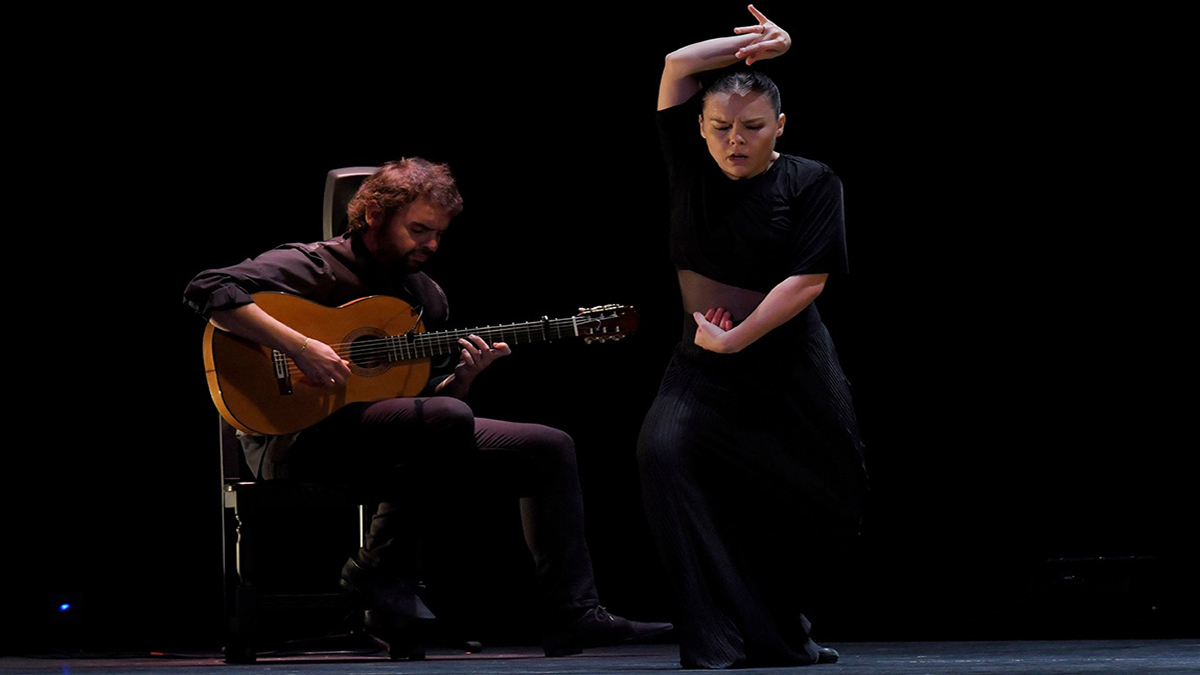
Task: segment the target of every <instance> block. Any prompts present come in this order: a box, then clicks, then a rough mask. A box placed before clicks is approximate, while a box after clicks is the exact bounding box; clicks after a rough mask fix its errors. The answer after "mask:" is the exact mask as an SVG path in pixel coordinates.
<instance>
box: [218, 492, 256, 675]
mask: <svg viewBox="0 0 1200 675" xmlns="http://www.w3.org/2000/svg"><path fill="white" fill-rule="evenodd" d="M246 501H247V500H246V499H244V498H243V499H241V500H240V503H239V504H237V505H236V506H235V507H234V508H227V509H226V510H225V515H226V521H225V522H226V532H225V534H226V546H225V551H226V554H225V621H226V625H225V628H226V630H225V640H226V643H225V662H226V663H254V662H255V661H256V660H257V658H258V654H257V651H256V649H255V639H254V638H255V633H256V631H257V627H258V624H257V616H256V614H257V611H256V609H257V606H256V602H255V590H254V585H253V583H252V581H251V580H252V578H253V575H252V570H253V563H254V560H253V554H252V553H251V552H252V551H253V546H251V539H252V536H253V527H252V526H251V525H250V523H249V522H248V520H249V518H248V516H249V513H248V511H249V505H248V504H246V503H245V502H246Z"/></svg>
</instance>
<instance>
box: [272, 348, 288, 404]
mask: <svg viewBox="0 0 1200 675" xmlns="http://www.w3.org/2000/svg"><path fill="white" fill-rule="evenodd" d="M271 361H272V363H274V365H275V384H276V386H278V387H279V395H280V396H290V395H291V393H292V377H291V375H290V374H289V373H288V360H287V354H284V353H283V352H281V351H279V350H278V349H272V350H271Z"/></svg>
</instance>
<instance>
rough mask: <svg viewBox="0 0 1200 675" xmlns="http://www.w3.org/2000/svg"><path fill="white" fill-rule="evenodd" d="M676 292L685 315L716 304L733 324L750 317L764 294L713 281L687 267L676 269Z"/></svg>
mask: <svg viewBox="0 0 1200 675" xmlns="http://www.w3.org/2000/svg"><path fill="white" fill-rule="evenodd" d="M679 291H680V294H681V296H682V298H683V309H684V310H685V311H686V312H687V313H688V314H691V313H693V312H701V313H703V312H707V311H708V310H710V309H715V308H718V307H720V308H724V309H726V310H728V311H729V313H730V314H731V315H733V320H734V322H735V323H736V322H739V321H743V320H745V318H746V317H748V316H750V313H751V312H753V311H754V310H755V309H756V308H757V307H758V305H759V304H760V303H761V302H762V301H763V298H765V297H767V294H766V293H761V292H759V291H751V290H747V289H745V288H739V287H737V286H730V285H729V284H723V283H721V282H719V281H713V280H712V279H709V278H708V277H706V276H704V275H703V274H699V273H697V272H693V271H691V270H679Z"/></svg>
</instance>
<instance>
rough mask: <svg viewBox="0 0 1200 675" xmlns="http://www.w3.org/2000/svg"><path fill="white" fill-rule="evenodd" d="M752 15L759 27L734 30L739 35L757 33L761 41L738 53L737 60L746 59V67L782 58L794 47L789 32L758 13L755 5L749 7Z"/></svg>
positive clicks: (744, 27)
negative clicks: (778, 57)
mask: <svg viewBox="0 0 1200 675" xmlns="http://www.w3.org/2000/svg"><path fill="white" fill-rule="evenodd" d="M749 9H750V13H751V14H753V15H754V18H755V19H758V25H757V26H740V27H738V28H734V29H733V32H734V33H736V34H738V35H747V34H749V33H757V34H758V35H759V39H758V40H755V41H754V42H753V43H751V44H749V45H746V46H745V47H742V48H741V49H739V50H738V51H737V54H735V56H737V58H738V59H739V60H740V59H745V60H746V65H748V66H749V65H752V64H753V63H754V62H755V61H762V60H764V59H773V58H775V57H776V56H782V55H783V54H784V52H786V51H787V50H788V49H790V48H791V46H792V38H791V36H789V35H788V34H787V31H785V30H784V29H782V28H780V27H779V26H777V25H776V24H774V23H773V22H772V21H771V20H770V19H768V18H767V17H766V16H764V15H763V13H762V12H760V11H758V9H756V8H755V7H754V5H750V7H749Z"/></svg>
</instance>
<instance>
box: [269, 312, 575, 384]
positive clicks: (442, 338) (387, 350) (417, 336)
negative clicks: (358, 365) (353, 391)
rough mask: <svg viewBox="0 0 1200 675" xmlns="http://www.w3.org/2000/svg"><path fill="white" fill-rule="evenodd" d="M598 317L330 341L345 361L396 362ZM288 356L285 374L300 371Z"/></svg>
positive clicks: (537, 334) (557, 330) (557, 332)
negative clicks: (475, 339) (465, 342)
mask: <svg viewBox="0 0 1200 675" xmlns="http://www.w3.org/2000/svg"><path fill="white" fill-rule="evenodd" d="M597 321H598V319H594V318H589V317H571V318H567V319H550V320H548V321H528V322H525V323H513V324H508V325H502V326H486V327H479V328H468V329H461V330H452V331H438V332H435V333H413V334H412V338H411V340H408V341H403V342H399V343H396V344H393V343H395V342H396V341H395V340H394V339H393V338H400V337H403V335H389V336H384V337H378V338H373V339H370V340H360V341H358V342H339V343H334V344H330V345H329V346H330V347H331V348H332V349H333V351H334V353H336V354H337V355H338V356H340V357H342V358H343V359H345V360H347V361H353V360H354V359H351V358H350V357H351V356H353V357H354V358H355V359H358V360H360V361H371V360H376V359H380V360H383V361H385V362H387V363H395V362H399V361H404V360H418V359H423V358H429V357H431V356H434V355H441V354H449V353H453V352H454V350H455V349H456V348H461V346H460V345H459V344H458V341H459V340H460V339H464V338H466V337H467V336H468V335H472V334H474V335H478V336H479V337H481V338H483V339H484V340H485V341H487V342H489V343H490V342H495V341H501V342H504V341H509V342H513V343H517V344H519V343H520V342H521V340H522V339H524V340H529V339H530V338H538V339H540V338H542V337H543V336H545V337H546V339H553V338H555V337H568V336H570V335H574V334H575V332H576V330H575V329H576V326H578V325H586V324H589V323H595V322H597ZM547 327H551V328H553V330H551V331H549V332H550V333H552V335H548V336H547V335H546V333H547V331H546V330H544V329H545V328H547ZM565 327H569V328H570V330H569V331H568V332H565V333H564V332H563V331H562V329H563V328H565ZM394 354H401V355H402V358H400V359H397V360H395V361H393V360H392V359H391V358H389V357H390V356H392V355H394ZM284 358H286V360H287V364H288V367H287V370H288V375H289V376H292V375H300V374H301V372H300V369H299V368H298V367H297V366H296V363H295V360H293V359H292V358H291V357H290V356H285V357H284Z"/></svg>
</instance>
